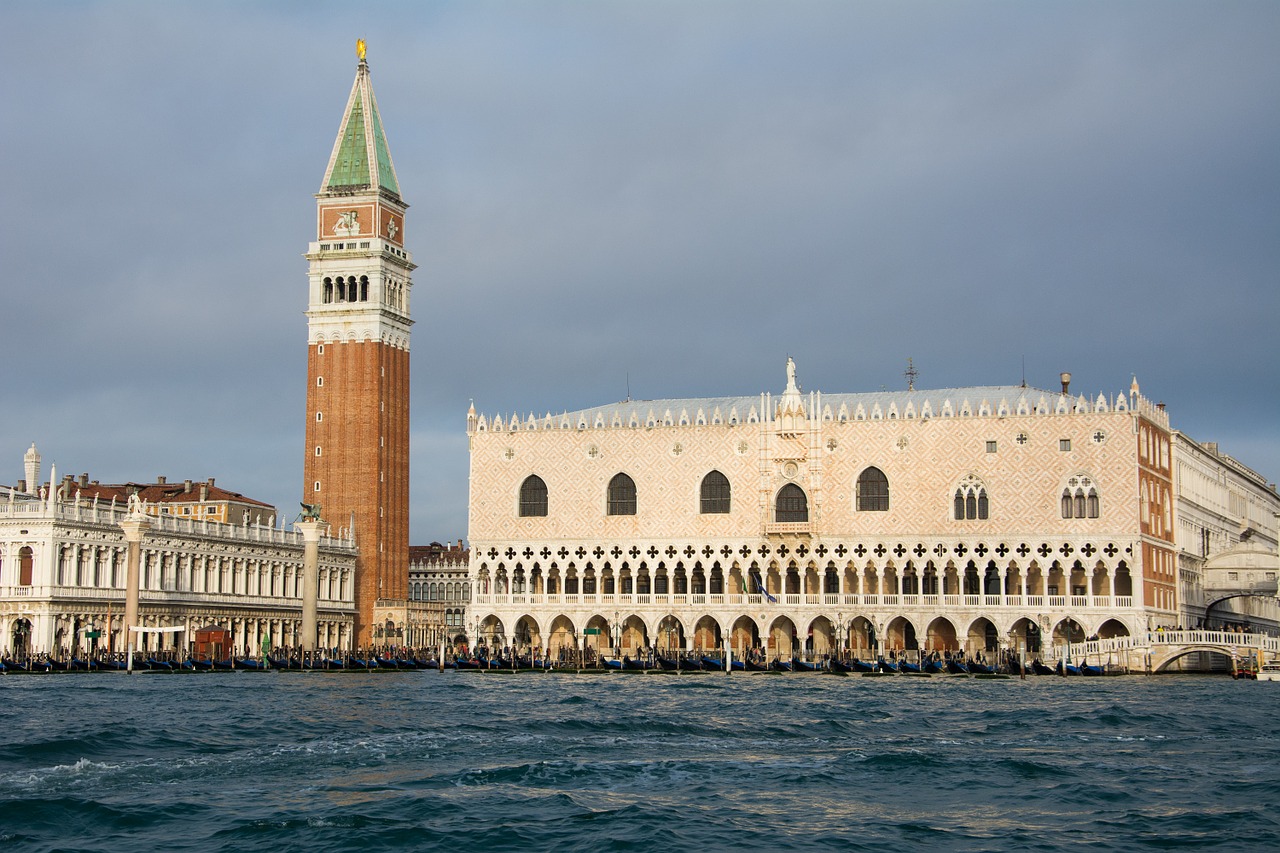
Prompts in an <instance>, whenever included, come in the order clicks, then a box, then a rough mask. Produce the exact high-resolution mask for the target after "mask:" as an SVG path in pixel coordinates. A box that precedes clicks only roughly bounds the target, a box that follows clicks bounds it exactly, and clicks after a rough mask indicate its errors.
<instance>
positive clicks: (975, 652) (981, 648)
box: [965, 616, 1000, 659]
mask: <svg viewBox="0 0 1280 853" xmlns="http://www.w3.org/2000/svg"><path fill="white" fill-rule="evenodd" d="M999 650H1000V635H999V633H998V632H997V631H996V626H995V623H993V622H992V621H991V620H990V619H988V618H986V617H985V616H979V617H978V618H977V619H975V620H973V624H971V625H970V626H969V634H968V638H967V642H966V644H965V651H967V652H968V653H969V654H970V655H971V656H972V657H974V658H978V659H982V657H983V655H984V654H985V655H987V656H991V655H995V654H996V652H998V651H999Z"/></svg>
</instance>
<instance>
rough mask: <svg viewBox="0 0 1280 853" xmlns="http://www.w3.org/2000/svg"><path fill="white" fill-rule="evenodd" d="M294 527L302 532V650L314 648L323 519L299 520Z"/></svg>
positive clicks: (308, 650) (324, 525)
mask: <svg viewBox="0 0 1280 853" xmlns="http://www.w3.org/2000/svg"><path fill="white" fill-rule="evenodd" d="M293 526H294V529H295V530H297V531H298V532H299V533H301V534H302V541H303V549H302V636H301V644H302V650H303V651H307V652H310V651H315V649H316V640H317V636H316V600H317V598H318V596H319V594H320V532H321V531H322V530H324V528H325V527H326V526H327V525H326V524H325V522H323V521H299V522H295V523H294V525H293Z"/></svg>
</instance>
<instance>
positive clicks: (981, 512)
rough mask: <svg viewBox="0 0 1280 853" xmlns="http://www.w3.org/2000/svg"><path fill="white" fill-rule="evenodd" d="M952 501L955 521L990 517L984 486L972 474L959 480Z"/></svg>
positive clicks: (980, 519)
mask: <svg viewBox="0 0 1280 853" xmlns="http://www.w3.org/2000/svg"><path fill="white" fill-rule="evenodd" d="M953 503H954V505H955V506H954V509H953V511H952V515H953V516H954V517H955V520H956V521H974V520H978V521H983V520H985V519H987V518H988V517H990V514H991V507H990V503H989V502H988V501H987V489H986V486H984V485H983V484H982V481H981V480H979V479H978V478H977V477H975V476H974V475H972V474H970V475H969V476H968V477H965V478H964V479H963V480H961V481H960V485H959V486H958V487H957V488H956V494H955V500H954V502H953Z"/></svg>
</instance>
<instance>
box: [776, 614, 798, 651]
mask: <svg viewBox="0 0 1280 853" xmlns="http://www.w3.org/2000/svg"><path fill="white" fill-rule="evenodd" d="M798 651H799V649H798V643H797V642H796V625H795V623H794V622H792V621H791V620H790V619H788V618H787V617H786V616H779V617H778V618H777V619H774V620H773V624H772V625H771V626H769V652H770V654H771V655H772V656H773V657H776V658H780V659H782V660H791V656H792V655H794V654H796V653H797V652H798Z"/></svg>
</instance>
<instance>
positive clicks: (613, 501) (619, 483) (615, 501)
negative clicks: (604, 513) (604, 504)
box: [609, 474, 636, 515]
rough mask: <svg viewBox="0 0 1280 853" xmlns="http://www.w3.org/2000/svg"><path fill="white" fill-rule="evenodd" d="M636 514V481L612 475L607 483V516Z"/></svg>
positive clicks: (623, 476)
mask: <svg viewBox="0 0 1280 853" xmlns="http://www.w3.org/2000/svg"><path fill="white" fill-rule="evenodd" d="M635 514H636V481H635V480H633V479H631V478H630V477H628V476H627V475H626V474H614V475H613V479H612V480H610V481H609V515H635Z"/></svg>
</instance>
